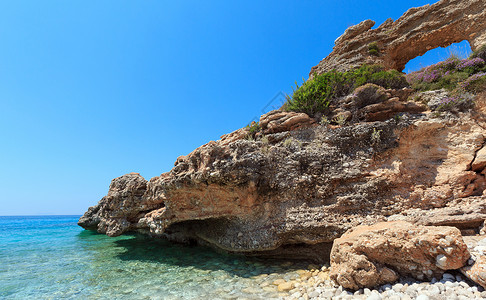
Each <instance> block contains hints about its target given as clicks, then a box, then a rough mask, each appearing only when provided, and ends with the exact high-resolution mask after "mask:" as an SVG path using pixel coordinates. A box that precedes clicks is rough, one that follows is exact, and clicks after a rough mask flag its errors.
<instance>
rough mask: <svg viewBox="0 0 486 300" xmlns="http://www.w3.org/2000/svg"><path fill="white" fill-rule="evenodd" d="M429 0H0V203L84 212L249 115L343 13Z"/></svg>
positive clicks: (334, 33)
mask: <svg viewBox="0 0 486 300" xmlns="http://www.w3.org/2000/svg"><path fill="white" fill-rule="evenodd" d="M433 2H434V1H379V0H375V1H344V0H343V1H322V0H319V1H317V0H315V1H307V0H305V1H302V0H294V1H287V0H269V1H227V0H225V1H223V0H221V1H210V0H208V1H184V0H181V1H162V0H158V1H155V0H152V1H151V0H144V1H120V0H116V1H115V0H111V1H109V0H106V1H78V0H71V1H65V0H59V1H52V0H46V1H37V0H35V1H24V0H16V1H2V2H0V40H1V47H0V104H1V106H0V138H1V144H0V145H1V147H0V166H1V170H2V172H1V173H0V188H1V194H0V215H33V214H82V213H83V212H84V211H85V210H86V209H87V208H88V206H91V205H94V204H96V203H97V202H98V200H99V199H100V198H101V197H102V196H104V195H105V194H106V192H107V190H108V186H109V184H110V181H111V179H112V178H115V177H118V176H121V175H123V174H125V173H129V172H132V171H135V172H139V173H141V174H142V176H144V177H145V178H147V179H148V178H150V177H153V176H157V175H160V174H161V173H163V172H166V171H169V170H170V169H171V167H172V166H173V163H174V161H175V159H176V158H177V156H179V155H185V154H188V153H189V152H191V151H192V150H193V149H194V148H196V147H198V146H200V145H202V144H204V143H206V142H208V141H210V140H215V139H218V138H219V137H220V136H221V135H222V134H224V133H228V132H231V131H233V130H235V129H238V128H241V127H243V126H245V125H246V124H247V123H248V122H249V121H250V120H251V119H252V118H254V117H256V116H259V115H260V114H261V113H262V109H263V108H264V107H265V106H266V104H267V103H268V102H269V101H270V100H271V99H272V98H273V97H274V96H275V95H277V94H278V93H279V92H284V93H289V92H291V86H292V84H293V83H294V81H295V80H299V81H301V80H302V78H303V77H304V78H307V75H308V73H309V70H310V68H311V67H312V66H314V65H316V64H317V63H318V62H319V61H320V60H321V59H322V58H323V57H325V56H326V55H327V54H329V53H330V52H331V50H332V46H333V42H334V40H335V39H336V38H337V37H338V36H339V35H341V34H342V33H343V32H344V30H345V29H346V28H347V27H348V26H350V25H353V24H357V23H359V22H360V21H362V20H365V19H373V20H375V21H377V25H379V24H380V23H381V22H383V21H384V20H385V19H387V18H388V17H392V18H394V19H397V18H398V17H399V16H400V15H401V14H402V13H403V12H405V11H406V10H407V9H408V8H409V7H412V6H421V5H424V4H427V3H433ZM429 56H431V58H430V60H434V59H435V60H436V61H438V60H439V58H440V57H439V54H433V55H429ZM417 64H419V63H417ZM422 64H428V61H427V62H425V63H424V62H422ZM407 68H409V69H413V68H414V66H407ZM276 101H277V102H278V101H279V99H277V100H276ZM277 104H278V103H277Z"/></svg>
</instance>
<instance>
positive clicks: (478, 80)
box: [460, 73, 486, 93]
mask: <svg viewBox="0 0 486 300" xmlns="http://www.w3.org/2000/svg"><path fill="white" fill-rule="evenodd" d="M460 86H461V88H462V89H463V90H465V91H466V92H470V93H480V92H483V91H486V73H478V74H475V75H473V76H471V77H469V78H468V79H467V80H464V82H462V83H461V85H460Z"/></svg>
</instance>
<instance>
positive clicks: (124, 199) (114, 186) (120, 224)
mask: <svg viewBox="0 0 486 300" xmlns="http://www.w3.org/2000/svg"><path fill="white" fill-rule="evenodd" d="M146 189H147V180H145V179H144V178H143V177H142V176H140V174H138V173H130V174H126V175H123V176H121V177H118V178H115V179H113V180H112V181H111V184H110V188H109V190H108V194H107V195H106V196H105V197H103V198H102V199H101V200H100V202H99V203H98V205H97V206H95V207H90V208H89V209H88V211H87V212H86V213H85V214H84V215H83V216H82V217H81V218H80V219H79V222H78V224H79V225H80V226H82V227H84V228H89V229H96V230H98V231H99V232H102V233H106V234H107V235H108V236H117V235H120V234H122V233H123V232H125V231H126V230H127V229H128V228H129V227H130V225H129V224H130V222H134V221H136V220H138V219H139V218H140V217H141V216H140V212H141V211H144V210H150V209H152V208H153V207H154V205H155V206H157V205H158V203H151V201H144V202H143V203H142V196H143V195H144V193H145V191H146ZM101 208H102V209H101Z"/></svg>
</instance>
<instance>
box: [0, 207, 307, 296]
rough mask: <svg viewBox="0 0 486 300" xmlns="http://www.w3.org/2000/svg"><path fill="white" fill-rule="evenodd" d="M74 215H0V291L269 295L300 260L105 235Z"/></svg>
mask: <svg viewBox="0 0 486 300" xmlns="http://www.w3.org/2000/svg"><path fill="white" fill-rule="evenodd" d="M78 218H79V216H35V217H0V299H243V298H246V299H271V298H278V297H279V294H278V291H277V290H276V287H275V286H274V285H273V284H272V282H273V281H274V280H275V279H277V278H284V279H286V280H290V279H294V278H297V277H298V274H297V273H296V272H295V270H296V269H298V268H302V267H304V265H305V264H304V262H302V265H299V264H297V263H295V262H293V263H290V262H282V261H274V260H272V261H269V260H261V259H250V258H244V257H240V256H235V255H228V254H224V253H217V252H215V251H213V250H211V249H208V248H204V247H188V246H183V245H178V244H173V243H169V242H167V241H164V240H160V239H151V238H148V237H145V236H141V235H127V236H121V237H116V238H110V237H107V236H105V235H101V234H97V233H94V232H91V231H87V230H83V229H82V228H81V227H79V226H77V224H76V222H77V220H78Z"/></svg>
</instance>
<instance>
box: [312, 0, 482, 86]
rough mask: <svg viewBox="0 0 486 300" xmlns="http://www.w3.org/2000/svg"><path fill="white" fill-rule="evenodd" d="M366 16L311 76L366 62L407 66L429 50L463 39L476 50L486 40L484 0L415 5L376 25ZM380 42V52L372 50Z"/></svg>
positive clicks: (313, 70) (314, 69) (396, 67)
mask: <svg viewBox="0 0 486 300" xmlns="http://www.w3.org/2000/svg"><path fill="white" fill-rule="evenodd" d="M373 25H374V22H373V21H371V20H366V21H363V22H361V23H360V24H358V25H355V26H352V27H350V28H348V29H347V30H346V31H345V33H344V34H343V35H342V36H341V37H339V38H338V39H337V40H336V42H335V46H334V48H333V51H332V53H331V54H330V55H329V56H327V57H326V58H324V59H323V60H322V61H321V62H320V63H319V64H318V65H317V66H315V67H313V68H312V70H311V72H310V76H311V77H312V76H314V73H317V74H321V73H323V72H327V71H331V70H333V69H336V70H339V71H344V70H349V69H353V68H355V67H358V66H361V65H363V64H381V65H384V66H385V67H386V68H387V69H396V70H399V71H401V70H403V69H404V68H405V65H406V63H407V62H408V61H410V60H411V59H413V58H415V57H417V56H420V55H423V54H424V53H426V52H427V51H429V50H431V49H434V48H437V47H446V46H449V45H451V44H452V43H458V42H461V41H463V40H467V41H469V43H470V45H471V48H472V49H473V50H475V49H478V48H479V47H481V46H482V45H485V44H486V2H485V1H484V0H464V1H457V0H441V1H439V2H437V3H435V4H432V5H425V6H422V7H418V8H411V9H409V10H408V11H407V12H405V13H404V14H403V15H402V16H401V17H400V18H399V19H398V20H396V21H393V20H391V19H388V20H387V21H385V22H384V23H383V24H381V25H380V26H379V27H378V28H376V29H371V28H372V26H373ZM372 43H376V45H377V46H378V48H379V54H378V55H377V56H375V55H372V54H370V53H369V45H370V44H372Z"/></svg>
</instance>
